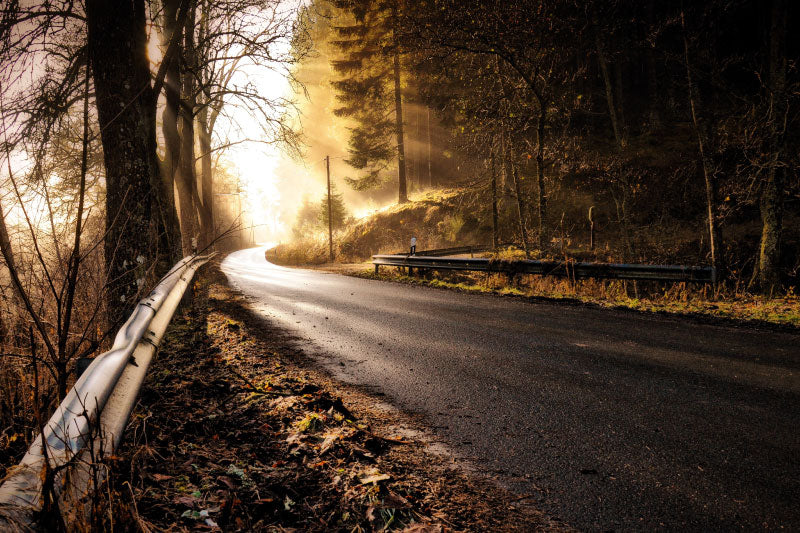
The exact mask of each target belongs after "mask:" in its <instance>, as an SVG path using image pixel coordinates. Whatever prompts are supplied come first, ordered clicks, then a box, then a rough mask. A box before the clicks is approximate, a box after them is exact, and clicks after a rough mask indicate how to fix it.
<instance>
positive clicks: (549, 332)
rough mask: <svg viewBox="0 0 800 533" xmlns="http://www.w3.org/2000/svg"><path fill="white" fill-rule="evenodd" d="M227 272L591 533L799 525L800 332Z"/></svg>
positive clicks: (250, 261)
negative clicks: (715, 324)
mask: <svg viewBox="0 0 800 533" xmlns="http://www.w3.org/2000/svg"><path fill="white" fill-rule="evenodd" d="M222 270H223V271H224V272H225V274H226V275H227V276H228V279H229V280H230V281H231V282H232V283H233V285H234V286H235V287H237V288H238V289H240V290H241V291H243V292H244V293H245V294H247V295H248V296H249V297H250V298H251V306H252V308H253V309H254V311H256V312H258V313H260V314H261V315H263V316H264V318H265V319H266V320H269V321H271V322H272V323H274V324H276V325H279V326H281V327H283V328H285V329H287V330H290V331H291V332H292V333H293V334H295V335H296V336H297V337H299V338H301V339H304V340H305V341H307V344H308V345H309V346H313V347H314V348H313V349H309V351H310V354H311V355H314V356H315V357H317V358H318V360H319V361H321V363H322V364H323V365H324V366H325V367H326V368H328V369H329V370H330V371H331V372H332V373H333V374H334V375H335V376H336V377H338V378H339V379H341V380H343V381H346V382H350V383H355V384H359V385H364V386H368V387H371V389H372V390H375V391H377V392H380V393H383V394H385V396H386V398H387V399H388V401H390V402H391V403H392V404H394V405H396V406H398V407H399V408H402V409H404V410H407V411H411V412H415V413H419V414H420V415H422V416H423V418H424V420H426V421H427V423H428V424H429V426H430V427H431V428H432V429H433V430H434V431H435V432H436V433H438V434H439V435H441V436H442V438H443V439H444V440H445V441H446V442H448V443H449V444H450V445H451V447H452V448H453V449H454V450H456V451H457V452H459V453H460V454H461V455H462V456H464V457H468V458H471V459H472V460H473V461H474V462H475V463H476V464H478V465H481V466H482V467H483V468H484V469H485V470H486V471H487V472H489V473H492V474H497V475H500V477H501V479H503V480H504V481H505V482H506V483H508V484H509V485H510V486H511V487H512V488H513V489H514V490H516V491H518V492H519V493H520V495H529V494H530V495H531V496H532V501H533V502H534V503H535V505H536V506H537V507H539V508H541V509H542V510H544V511H546V512H548V513H549V514H550V515H551V516H554V517H558V518H560V519H561V520H564V521H565V522H566V523H568V524H570V525H572V526H574V527H576V528H578V529H583V530H611V529H615V530H630V529H637V530H654V529H655V530H676V529H689V530H705V531H707V530H728V531H729V530H734V529H747V530H754V529H757V530H762V529H768V530H774V529H779V528H782V527H783V528H787V529H788V530H795V531H796V530H800V335H798V334H794V333H772V332H767V331H758V330H751V329H746V328H732V327H721V326H709V325H701V324H696V323H692V322H689V321H686V320H675V319H668V318H658V317H654V316H646V315H640V314H636V313H633V312H625V311H611V310H600V309H592V308H588V307H582V306H571V305H559V304H549V303H531V302H526V301H523V300H520V299H510V298H502V297H497V296H492V295H479V294H462V293H457V292H450V291H442V290H436V289H431V288H426V287H416V286H408V285H401V284H396V283H385V282H380V281H371V280H364V279H357V278H352V277H346V276H340V275H336V274H329V273H324V272H317V271H310V270H301V269H287V268H281V267H278V266H275V265H273V264H270V263H268V262H267V261H266V260H265V259H264V248H257V249H251V250H243V251H239V252H236V253H233V254H231V255H229V256H228V257H227V258H226V259H225V260H224V262H223V264H222Z"/></svg>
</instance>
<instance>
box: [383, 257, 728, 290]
mask: <svg viewBox="0 0 800 533" xmlns="http://www.w3.org/2000/svg"><path fill="white" fill-rule="evenodd" d="M372 263H373V264H374V265H375V273H376V274H377V273H378V272H379V267H381V266H393V267H400V268H408V269H409V270H411V269H414V268H421V269H429V270H462V271H471V272H500V273H506V274H538V275H541V276H557V277H568V278H572V279H587V278H597V279H628V280H647V281H676V282H691V283H714V282H715V281H716V272H715V270H714V269H713V268H712V267H701V266H682V265H631V264H613V263H586V262H569V261H534V260H518V261H505V260H497V259H487V258H459V257H433V256H431V255H420V254H419V253H418V254H415V255H399V254H398V255H373V256H372Z"/></svg>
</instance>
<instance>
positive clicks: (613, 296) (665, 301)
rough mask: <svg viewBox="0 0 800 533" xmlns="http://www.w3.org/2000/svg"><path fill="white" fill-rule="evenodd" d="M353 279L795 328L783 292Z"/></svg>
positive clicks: (392, 274) (798, 304)
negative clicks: (771, 294)
mask: <svg viewBox="0 0 800 533" xmlns="http://www.w3.org/2000/svg"><path fill="white" fill-rule="evenodd" d="M382 269H383V270H382V272H381V273H380V274H375V273H374V272H373V271H371V270H370V271H363V272H357V273H354V274H353V275H355V276H358V277H362V278H367V279H379V280H385V281H395V282H400V283H412V284H418V285H425V286H429V287H436V288H441V289H450V290H458V291H463V292H470V293H484V294H499V295H504V296H517V297H524V298H535V299H547V300H553V301H570V302H581V303H585V304H593V305H597V306H600V307H604V308H613V309H631V310H636V311H642V312H651V313H666V314H675V315H688V316H694V317H709V318H717V319H728V320H736V321H745V322H750V323H752V324H753V325H776V326H782V327H789V328H800V298H798V297H797V296H796V295H795V294H793V293H791V292H790V293H789V294H787V295H785V296H783V297H780V298H765V297H760V296H756V295H752V294H742V293H740V294H735V293H732V292H731V291H727V292H726V291H724V290H723V291H722V292H721V293H720V294H719V295H717V297H714V295H713V294H711V289H710V288H709V287H702V286H692V285H691V284H686V283H675V284H671V285H664V284H657V283H655V282H638V283H634V282H632V281H628V282H625V281H619V280H577V281H574V282H573V281H570V280H564V279H558V278H546V277H542V276H534V275H518V276H515V277H514V278H513V279H509V277H508V276H506V275H505V274H486V273H475V272H472V273H462V272H458V273H446V272H437V273H426V274H423V275H420V274H416V275H413V276H408V275H406V274H403V273H400V272H399V271H398V270H395V269H391V267H382Z"/></svg>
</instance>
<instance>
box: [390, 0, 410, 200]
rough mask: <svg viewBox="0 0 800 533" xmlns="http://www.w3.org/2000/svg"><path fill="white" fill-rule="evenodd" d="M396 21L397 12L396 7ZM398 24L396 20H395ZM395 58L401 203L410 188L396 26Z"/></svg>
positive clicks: (396, 129)
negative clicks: (407, 175) (408, 183)
mask: <svg viewBox="0 0 800 533" xmlns="http://www.w3.org/2000/svg"><path fill="white" fill-rule="evenodd" d="M394 18H395V21H396V20H397V13H396V8H395V13H394ZM395 24H396V22H395ZM394 39H395V48H394V53H393V54H392V55H393V59H394V117H395V118H394V121H395V134H396V136H397V186H398V193H397V201H398V202H399V203H401V204H403V203H406V202H408V189H407V187H406V151H405V144H404V142H403V93H402V87H401V85H400V50H399V48H398V47H397V29H396V28H395V35H394Z"/></svg>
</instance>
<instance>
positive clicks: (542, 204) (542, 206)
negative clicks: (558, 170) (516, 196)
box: [536, 95, 547, 250]
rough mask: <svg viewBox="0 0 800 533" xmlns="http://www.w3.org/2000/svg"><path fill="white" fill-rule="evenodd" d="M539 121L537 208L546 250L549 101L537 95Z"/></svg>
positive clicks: (537, 134) (537, 136)
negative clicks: (545, 133) (546, 169)
mask: <svg viewBox="0 0 800 533" xmlns="http://www.w3.org/2000/svg"><path fill="white" fill-rule="evenodd" d="M537 101H538V105H539V122H538V124H537V125H536V192H537V199H536V210H537V211H538V215H539V249H540V250H544V247H545V244H546V243H547V235H546V233H545V219H546V217H547V193H546V190H545V184H544V126H545V123H546V121H547V102H545V101H544V98H542V97H541V96H539V95H537Z"/></svg>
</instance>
